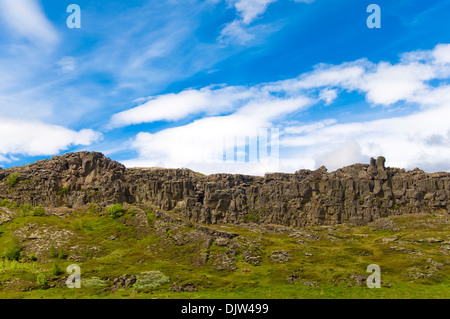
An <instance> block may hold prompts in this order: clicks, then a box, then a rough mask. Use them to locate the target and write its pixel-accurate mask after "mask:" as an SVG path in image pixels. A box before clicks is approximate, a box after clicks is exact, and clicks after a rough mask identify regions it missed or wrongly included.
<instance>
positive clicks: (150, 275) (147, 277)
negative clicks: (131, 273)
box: [134, 271, 170, 289]
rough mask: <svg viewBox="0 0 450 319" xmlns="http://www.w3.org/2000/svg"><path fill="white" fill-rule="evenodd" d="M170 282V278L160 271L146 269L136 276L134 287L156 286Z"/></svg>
mask: <svg viewBox="0 0 450 319" xmlns="http://www.w3.org/2000/svg"><path fill="white" fill-rule="evenodd" d="M169 282H170V278H169V277H167V276H166V275H164V274H163V273H162V272H160V271H146V272H143V273H140V274H139V275H137V276H136V283H135V284H134V288H136V289H146V288H156V287H159V286H161V285H164V284H167V283H169Z"/></svg>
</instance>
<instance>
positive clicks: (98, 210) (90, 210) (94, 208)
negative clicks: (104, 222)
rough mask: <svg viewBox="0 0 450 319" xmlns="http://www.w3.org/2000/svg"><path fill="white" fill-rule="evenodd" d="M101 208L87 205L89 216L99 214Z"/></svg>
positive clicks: (92, 204)
mask: <svg viewBox="0 0 450 319" xmlns="http://www.w3.org/2000/svg"><path fill="white" fill-rule="evenodd" d="M100 211H101V208H100V207H98V205H97V204H94V203H89V207H88V212H89V213H91V214H95V213H99V212H100Z"/></svg>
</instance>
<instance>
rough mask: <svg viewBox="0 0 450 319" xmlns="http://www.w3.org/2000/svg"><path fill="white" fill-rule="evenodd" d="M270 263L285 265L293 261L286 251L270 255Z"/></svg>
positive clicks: (278, 251)
mask: <svg viewBox="0 0 450 319" xmlns="http://www.w3.org/2000/svg"><path fill="white" fill-rule="evenodd" d="M269 258H270V261H271V262H273V263H285V262H288V261H289V260H291V255H290V254H289V252H287V251H285V250H277V251H274V252H272V253H271V254H270V255H269Z"/></svg>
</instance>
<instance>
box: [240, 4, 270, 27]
mask: <svg viewBox="0 0 450 319" xmlns="http://www.w3.org/2000/svg"><path fill="white" fill-rule="evenodd" d="M275 1H277V0H237V1H233V2H234V7H235V8H236V10H237V12H238V13H239V15H240V16H241V17H242V21H243V22H244V23H245V24H249V23H251V22H252V21H253V20H255V19H256V18H257V17H258V16H259V15H260V14H263V13H264V12H265V11H266V9H267V7H268V6H269V4H271V3H272V2H275Z"/></svg>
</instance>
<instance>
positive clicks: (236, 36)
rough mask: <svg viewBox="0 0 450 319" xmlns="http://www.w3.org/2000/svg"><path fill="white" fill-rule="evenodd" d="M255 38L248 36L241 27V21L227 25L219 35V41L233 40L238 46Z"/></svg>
mask: <svg viewBox="0 0 450 319" xmlns="http://www.w3.org/2000/svg"><path fill="white" fill-rule="evenodd" d="M254 38H255V36H254V35H253V34H250V33H249V31H248V30H247V28H246V27H244V26H243V25H242V21H240V20H234V21H232V22H230V23H227V24H226V25H225V27H224V28H223V29H222V31H221V33H220V40H221V41H224V40H225V39H233V41H236V42H238V43H240V44H246V43H247V42H249V41H251V40H253V39H254Z"/></svg>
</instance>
